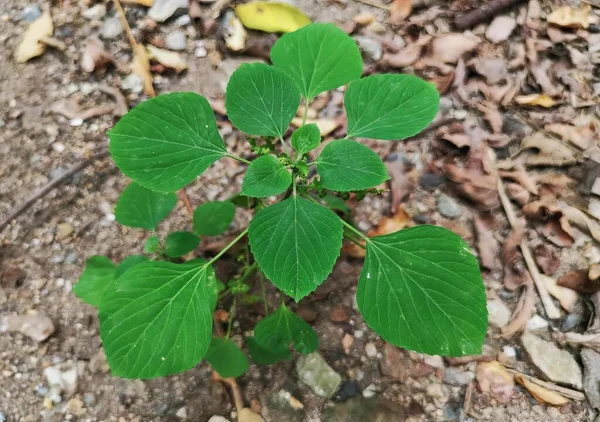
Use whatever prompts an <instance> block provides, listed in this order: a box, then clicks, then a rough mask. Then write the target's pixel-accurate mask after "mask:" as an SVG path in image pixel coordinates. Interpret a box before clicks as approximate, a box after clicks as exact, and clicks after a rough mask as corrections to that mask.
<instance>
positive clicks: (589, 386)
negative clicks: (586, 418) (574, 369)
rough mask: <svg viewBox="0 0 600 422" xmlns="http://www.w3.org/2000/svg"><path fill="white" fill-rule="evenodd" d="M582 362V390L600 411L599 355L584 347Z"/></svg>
mask: <svg viewBox="0 0 600 422" xmlns="http://www.w3.org/2000/svg"><path fill="white" fill-rule="evenodd" d="M581 360H582V361H583V390H584V391H585V395H586V397H587V399H588V401H589V402H590V404H591V405H592V407H594V408H596V409H600V353H598V352H596V351H595V350H592V349H588V348H587V347H584V348H583V349H582V350H581Z"/></svg>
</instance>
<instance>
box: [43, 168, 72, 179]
mask: <svg viewBox="0 0 600 422" xmlns="http://www.w3.org/2000/svg"><path fill="white" fill-rule="evenodd" d="M68 172H69V169H68V168H67V167H64V166H59V167H57V168H55V169H54V170H52V171H51V172H50V174H49V175H48V176H49V177H50V180H56V179H59V178H61V177H63V176H64V175H65V174H67V173H68Z"/></svg>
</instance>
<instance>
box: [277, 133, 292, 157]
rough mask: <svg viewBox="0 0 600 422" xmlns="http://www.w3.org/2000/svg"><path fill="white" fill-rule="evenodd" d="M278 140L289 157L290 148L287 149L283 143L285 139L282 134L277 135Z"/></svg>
mask: <svg viewBox="0 0 600 422" xmlns="http://www.w3.org/2000/svg"><path fill="white" fill-rule="evenodd" d="M279 141H280V142H281V146H282V147H283V150H284V151H285V153H286V154H287V155H288V157H291V155H290V150H289V149H288V147H287V144H286V143H285V140H284V139H283V136H280V137H279Z"/></svg>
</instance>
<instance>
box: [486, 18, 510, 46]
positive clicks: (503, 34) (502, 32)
mask: <svg viewBox="0 0 600 422" xmlns="http://www.w3.org/2000/svg"><path fill="white" fill-rule="evenodd" d="M516 26H517V21H516V20H515V18H512V17H510V16H506V15H500V16H496V17H495V18H494V20H493V21H492V23H490V25H489V26H488V27H487V29H486V30H485V37H486V38H487V39H488V40H490V41H491V42H493V43H500V42H502V41H506V40H507V39H508V37H510V34H511V33H512V32H513V31H514V29H515V28H516Z"/></svg>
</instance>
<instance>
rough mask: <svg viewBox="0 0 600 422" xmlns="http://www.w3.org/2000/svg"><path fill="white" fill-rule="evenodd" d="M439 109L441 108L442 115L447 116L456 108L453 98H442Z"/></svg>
mask: <svg viewBox="0 0 600 422" xmlns="http://www.w3.org/2000/svg"><path fill="white" fill-rule="evenodd" d="M439 107H440V111H441V112H442V114H446V113H448V112H449V111H450V110H452V109H453V108H454V102H453V101H452V98H450V97H447V96H443V97H440V106H439Z"/></svg>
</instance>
